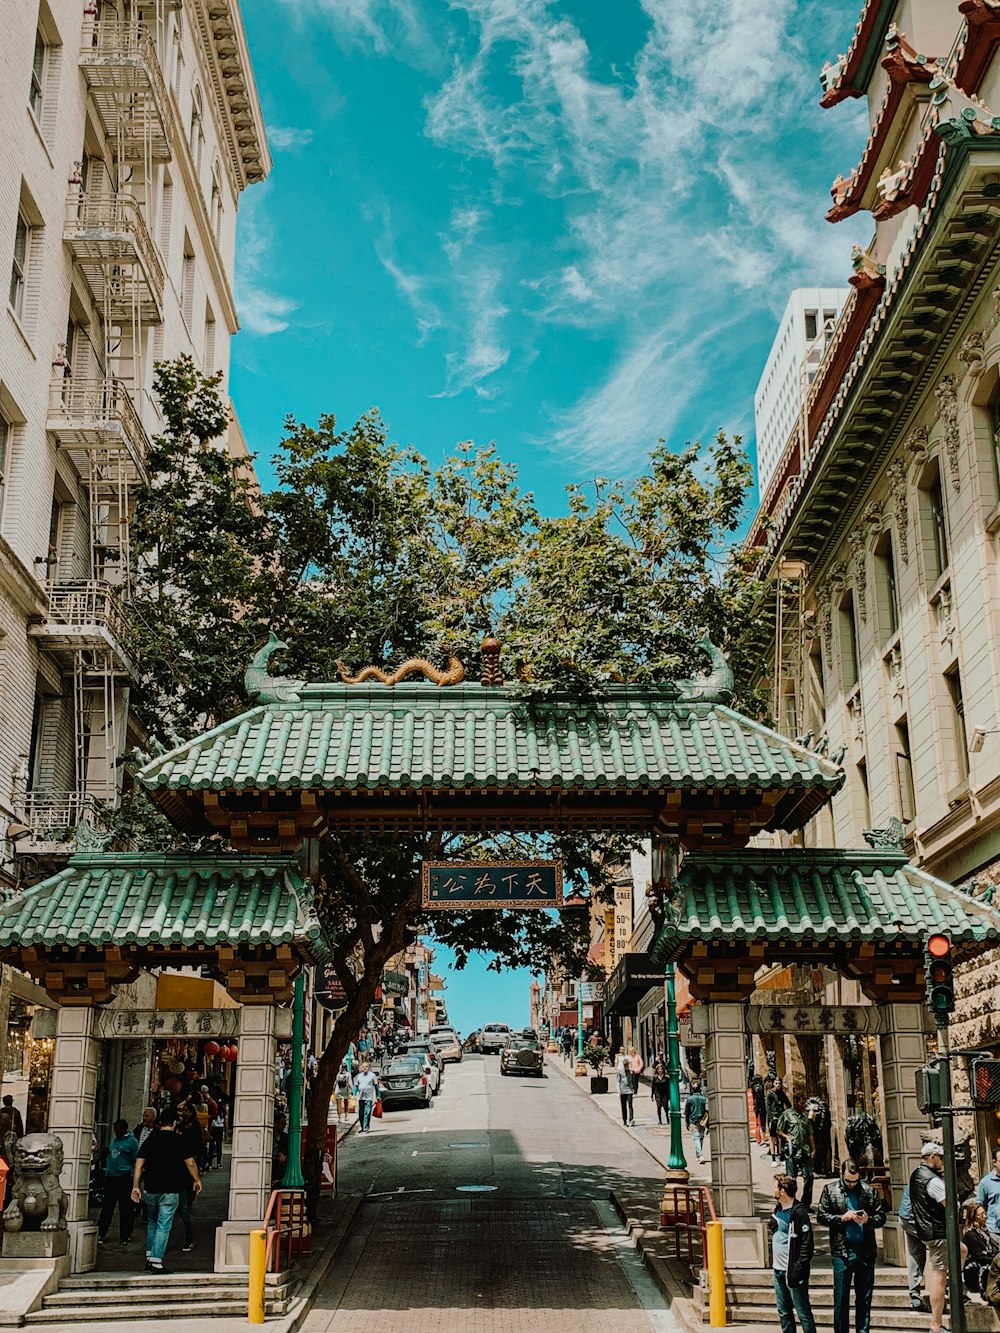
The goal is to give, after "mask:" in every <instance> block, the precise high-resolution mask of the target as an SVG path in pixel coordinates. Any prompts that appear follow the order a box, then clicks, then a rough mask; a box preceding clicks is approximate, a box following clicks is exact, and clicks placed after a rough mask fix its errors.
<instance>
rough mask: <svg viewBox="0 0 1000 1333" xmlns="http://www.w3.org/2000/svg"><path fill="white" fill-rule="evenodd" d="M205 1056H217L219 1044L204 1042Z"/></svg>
mask: <svg viewBox="0 0 1000 1333" xmlns="http://www.w3.org/2000/svg"><path fill="white" fill-rule="evenodd" d="M205 1054H206V1055H210V1056H214V1055H218V1054H219V1043H218V1042H217V1041H206V1042H205Z"/></svg>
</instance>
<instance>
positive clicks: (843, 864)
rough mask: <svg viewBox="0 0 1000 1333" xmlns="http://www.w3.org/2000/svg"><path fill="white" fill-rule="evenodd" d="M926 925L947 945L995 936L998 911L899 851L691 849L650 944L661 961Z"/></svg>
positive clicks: (923, 930) (912, 930) (883, 937)
mask: <svg viewBox="0 0 1000 1333" xmlns="http://www.w3.org/2000/svg"><path fill="white" fill-rule="evenodd" d="M936 930H941V931H946V932H947V933H948V934H949V935H950V936H951V938H952V940H953V941H954V943H955V944H956V945H957V946H962V945H972V944H976V945H981V944H984V943H988V942H992V941H1000V911H998V910H997V909H996V908H995V907H993V906H991V905H990V904H988V903H984V902H982V901H980V900H979V899H977V898H972V897H970V896H969V895H968V894H966V893H963V892H961V890H959V889H956V888H954V887H953V886H952V885H951V884H947V883H945V882H944V881H943V880H940V879H935V878H934V876H933V875H929V874H928V873H927V872H926V871H924V870H920V869H918V868H917V867H916V866H914V865H911V864H910V862H909V861H908V860H907V858H906V856H905V854H903V853H901V852H900V853H893V852H884V851H873V852H864V851H833V850H811V849H810V850H805V851H803V850H799V849H790V850H787V851H771V850H750V851H741V852H713V853H701V852H697V853H691V854H689V855H688V856H686V857H685V858H684V861H683V864H682V867H681V872H680V875H679V876H678V881H677V894H676V896H675V901H674V908H673V911H672V914H670V915H668V918H667V920H665V921H664V923H663V925H662V926H661V927H660V930H659V931H658V933H657V937H656V941H655V943H654V945H653V950H652V953H653V956H654V957H655V958H657V959H658V960H659V961H661V962H665V961H667V960H669V959H671V958H676V957H678V956H679V955H680V954H682V953H683V952H684V951H685V949H686V947H687V946H688V945H689V944H692V943H694V942H696V941H701V942H704V943H708V944H746V943H750V942H752V941H754V940H777V941H780V940H787V941H789V942H795V943H812V942H816V943H832V942H834V941H836V940H847V939H853V940H867V941H871V942H892V941H895V940H899V939H905V940H907V941H909V942H914V943H922V942H923V940H925V939H926V938H927V936H928V935H930V934H932V933H933V932H934V931H936Z"/></svg>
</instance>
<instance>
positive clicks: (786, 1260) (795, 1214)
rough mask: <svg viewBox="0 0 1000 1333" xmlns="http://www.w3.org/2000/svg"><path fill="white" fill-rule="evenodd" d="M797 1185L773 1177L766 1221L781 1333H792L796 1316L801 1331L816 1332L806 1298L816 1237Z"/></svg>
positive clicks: (790, 1178)
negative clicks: (770, 1209)
mask: <svg viewBox="0 0 1000 1333" xmlns="http://www.w3.org/2000/svg"><path fill="white" fill-rule="evenodd" d="M798 1188H799V1182H798V1181H797V1180H796V1179H795V1177H794V1176H789V1175H780V1176H775V1178H774V1212H773V1213H772V1214H771V1216H770V1219H769V1220H768V1224H767V1225H768V1229H769V1231H770V1233H771V1271H772V1275H773V1280H774V1301H775V1305H776V1306H777V1309H778V1319H779V1321H780V1323H781V1333H795V1316H796V1315H798V1317H799V1322H800V1323H801V1325H802V1333H816V1318H815V1316H814V1315H813V1311H812V1305H811V1304H810V1301H809V1270H810V1265H811V1263H812V1257H813V1250H814V1249H815V1246H816V1238H815V1236H814V1235H813V1228H812V1223H811V1221H810V1219H809V1209H808V1208H806V1207H804V1206H803V1205H802V1204H801V1203H798V1202H796V1199H795V1195H796V1194H797V1193H798Z"/></svg>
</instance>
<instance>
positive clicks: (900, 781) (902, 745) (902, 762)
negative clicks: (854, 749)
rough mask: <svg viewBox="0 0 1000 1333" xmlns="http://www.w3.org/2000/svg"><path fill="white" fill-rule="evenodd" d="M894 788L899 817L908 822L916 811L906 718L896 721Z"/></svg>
mask: <svg viewBox="0 0 1000 1333" xmlns="http://www.w3.org/2000/svg"><path fill="white" fill-rule="evenodd" d="M896 788H897V791H898V794H899V817H900V819H902V821H903V823H904V824H909V823H910V821H911V820H912V819H914V818H915V816H916V813H917V803H916V800H915V799H914V795H913V763H912V761H911V759H910V728H909V726H908V724H907V721H906V718H905V717H904V718H901V719H900V720H899V721H898V722H897V723H896Z"/></svg>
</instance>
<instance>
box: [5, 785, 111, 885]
mask: <svg viewBox="0 0 1000 1333" xmlns="http://www.w3.org/2000/svg"><path fill="white" fill-rule="evenodd" d="M107 800H108V801H109V802H113V801H115V800H116V797H115V795H114V793H112V792H109V793H108V795H107ZM98 801H99V798H98V797H97V796H95V795H94V793H93V792H87V791H29V792H26V793H25V795H24V796H23V797H22V798H21V803H23V813H22V816H21V817H22V820H23V823H25V824H26V825H27V826H28V828H29V829H30V830H31V832H30V833H29V834H27V835H26V836H25V837H23V838H19V839H18V843H17V855H18V856H19V857H21V856H24V855H28V856H30V857H31V858H32V859H33V860H36V861H37V860H38V858H43V861H42V865H43V866H44V869H45V870H52V869H55V868H56V866H57V865H58V863H59V862H60V861H63V860H64V858H66V857H68V856H72V855H73V854H74V853H75V852H77V851H85V850H87V849H88V847H91V846H92V843H93V840H94V838H95V835H96V838H97V841H98V842H101V843H104V842H106V838H102V837H101V830H102V829H103V827H104V822H103V819H102V817H101V813H100V806H99V804H98ZM81 823H82V825H83V827H82V829H81V827H80V826H81Z"/></svg>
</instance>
